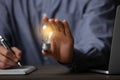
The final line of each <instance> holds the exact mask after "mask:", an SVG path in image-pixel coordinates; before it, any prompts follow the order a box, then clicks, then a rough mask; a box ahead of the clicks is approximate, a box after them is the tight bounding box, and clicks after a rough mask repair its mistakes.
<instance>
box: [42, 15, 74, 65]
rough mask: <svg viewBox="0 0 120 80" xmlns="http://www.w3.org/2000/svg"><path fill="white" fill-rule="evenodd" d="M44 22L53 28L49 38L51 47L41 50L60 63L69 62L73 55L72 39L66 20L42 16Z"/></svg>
mask: <svg viewBox="0 0 120 80" xmlns="http://www.w3.org/2000/svg"><path fill="white" fill-rule="evenodd" d="M43 21H44V22H45V23H48V24H50V25H51V26H52V27H53V29H54V36H53V37H52V39H51V49H50V50H49V51H47V52H46V51H44V50H42V53H43V54H44V55H47V56H50V57H52V58H54V59H56V60H57V61H59V62H61V63H71V61H72V57H73V49H74V40H73V37H72V34H71V32H70V29H69V25H68V23H67V21H66V20H64V21H60V20H58V19H48V18H46V17H43Z"/></svg>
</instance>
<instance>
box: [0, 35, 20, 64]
mask: <svg viewBox="0 0 120 80" xmlns="http://www.w3.org/2000/svg"><path fill="white" fill-rule="evenodd" d="M0 42H1V44H2V46H3V47H5V48H6V49H8V50H9V51H10V52H11V53H13V54H14V52H13V51H12V49H11V48H10V47H9V45H8V43H7V41H6V40H5V39H4V37H2V36H1V35H0ZM17 64H18V66H22V65H21V64H20V62H19V61H18V63H17Z"/></svg>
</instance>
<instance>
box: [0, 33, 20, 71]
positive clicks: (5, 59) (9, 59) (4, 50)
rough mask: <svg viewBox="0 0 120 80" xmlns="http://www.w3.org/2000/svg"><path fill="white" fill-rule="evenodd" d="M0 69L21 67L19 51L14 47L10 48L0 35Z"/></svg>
mask: <svg viewBox="0 0 120 80" xmlns="http://www.w3.org/2000/svg"><path fill="white" fill-rule="evenodd" d="M0 42H1V45H2V46H0V69H4V68H9V67H12V66H16V63H17V65H18V66H21V64H20V62H19V60H20V58H21V51H20V50H19V49H17V48H16V47H10V46H9V44H8V43H7V41H6V40H5V39H4V37H2V36H1V35H0Z"/></svg>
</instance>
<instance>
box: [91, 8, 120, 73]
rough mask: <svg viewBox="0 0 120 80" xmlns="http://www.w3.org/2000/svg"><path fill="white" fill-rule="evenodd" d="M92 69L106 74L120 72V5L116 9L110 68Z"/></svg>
mask: <svg viewBox="0 0 120 80" xmlns="http://www.w3.org/2000/svg"><path fill="white" fill-rule="evenodd" d="M91 71H93V72H99V73H105V74H120V6H118V7H117V11H116V17H115V24H114V31H113V38H112V45H111V52H110V60H109V65H108V70H98V69H92V70H91Z"/></svg>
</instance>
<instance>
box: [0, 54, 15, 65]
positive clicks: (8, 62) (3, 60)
mask: <svg viewBox="0 0 120 80" xmlns="http://www.w3.org/2000/svg"><path fill="white" fill-rule="evenodd" d="M0 62H1V63H3V64H5V65H6V66H7V65H9V66H14V65H16V62H14V61H12V60H11V59H10V58H8V57H5V56H4V55H2V54H0Z"/></svg>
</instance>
